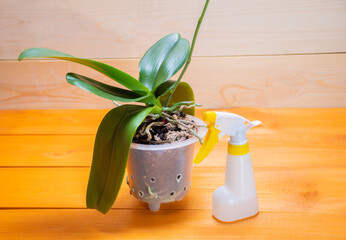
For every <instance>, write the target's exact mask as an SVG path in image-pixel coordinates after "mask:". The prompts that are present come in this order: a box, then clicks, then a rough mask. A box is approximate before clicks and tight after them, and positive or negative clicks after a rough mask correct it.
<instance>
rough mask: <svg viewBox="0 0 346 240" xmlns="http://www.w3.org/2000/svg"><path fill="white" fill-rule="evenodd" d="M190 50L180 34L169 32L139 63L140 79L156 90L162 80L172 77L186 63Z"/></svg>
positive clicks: (149, 87)
mask: <svg viewBox="0 0 346 240" xmlns="http://www.w3.org/2000/svg"><path fill="white" fill-rule="evenodd" d="M189 50H190V44H189V42H188V41H187V40H186V39H181V38H180V34H178V33H172V34H169V35H167V36H165V37H163V38H162V39H160V40H159V41H157V42H156V43H155V44H154V45H153V46H152V47H151V48H149V50H148V51H147V52H146V53H145V54H144V56H143V58H142V59H141V61H140V63H139V81H140V82H141V83H143V84H144V85H145V86H146V87H147V88H148V89H149V90H153V91H155V89H156V87H158V86H159V85H160V84H161V83H162V82H164V81H166V80H168V79H169V78H170V77H172V76H173V75H174V74H175V73H176V72H177V71H178V70H179V69H180V68H181V67H182V66H183V65H184V63H185V61H186V59H187V57H188V53H189Z"/></svg>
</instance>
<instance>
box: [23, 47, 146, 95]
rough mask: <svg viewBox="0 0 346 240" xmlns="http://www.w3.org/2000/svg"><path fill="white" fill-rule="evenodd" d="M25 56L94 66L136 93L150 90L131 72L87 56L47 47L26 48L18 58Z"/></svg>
mask: <svg viewBox="0 0 346 240" xmlns="http://www.w3.org/2000/svg"><path fill="white" fill-rule="evenodd" d="M25 58H56V59H61V60H66V61H71V62H75V63H79V64H82V65H85V66H87V67H90V68H93V69H95V70H96V71H99V72H100V73H102V74H104V75H106V76H108V77H110V78H112V79H113V80H115V81H117V82H118V83H120V84H121V85H123V86H125V87H127V88H128V89H130V90H132V91H134V92H135V93H137V94H139V95H141V96H144V95H147V94H148V92H150V91H149V90H148V89H147V88H146V87H145V86H144V85H143V84H142V83H140V82H139V81H137V79H135V78H134V77H132V76H130V75H129V74H127V73H125V72H123V71H121V70H119V69H116V68H114V67H112V66H110V65H107V64H105V63H102V62H98V61H95V60H90V59H86V58H76V57H74V56H72V55H69V54H66V53H63V52H59V51H55V50H51V49H47V48H29V49H26V50H24V51H23V52H22V53H21V54H20V55H19V57H18V60H19V61H20V60H22V59H25Z"/></svg>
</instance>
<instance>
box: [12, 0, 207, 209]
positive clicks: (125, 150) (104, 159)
mask: <svg viewBox="0 0 346 240" xmlns="http://www.w3.org/2000/svg"><path fill="white" fill-rule="evenodd" d="M208 4H209V0H206V2H205V5H204V8H203V11H202V14H201V16H200V18H199V21H198V24H197V26H196V29H195V33H194V37H193V41H192V44H191V47H190V43H189V41H188V40H187V39H185V38H182V37H181V36H180V34H178V33H172V34H169V35H167V36H165V37H163V38H162V39H160V40H159V41H158V42H156V43H155V44H154V45H153V46H152V47H151V48H149V50H148V51H147V52H146V53H145V54H144V56H143V58H142V59H141V61H140V62H139V79H138V80H137V79H135V78H134V77H132V76H130V75H129V74H127V73H125V72H123V71H121V70H119V69H117V68H114V67H112V66H110V65H107V64H105V63H102V62H98V61H95V60H91V59H85V58H77V57H74V56H72V55H69V54H66V53H63V52H59V51H55V50H51V49H47V48H29V49H26V50H24V51H23V52H22V53H21V54H20V55H19V57H18V60H19V61H20V60H22V59H27V58H56V59H60V60H66V61H71V62H75V63H79V64H82V65H85V66H87V67H90V68H93V69H95V70H96V71H98V72H100V73H102V74H104V75H106V76H108V77H110V78H111V79H113V80H114V81H116V82H118V83H119V84H121V85H122V86H124V87H125V88H126V89H125V88H118V87H115V86H111V85H107V84H104V83H101V82H99V81H96V80H94V79H91V78H88V77H86V76H82V75H80V74H77V73H72V72H70V73H67V74H66V80H67V82H68V83H70V84H72V85H74V86H77V87H79V88H81V89H84V90H86V91H88V92H91V93H93V94H95V95H98V96H100V97H103V98H105V99H108V100H111V101H114V102H115V103H116V104H117V105H119V104H118V102H125V103H129V102H139V103H143V104H144V105H132V104H124V105H119V106H117V107H115V108H113V109H112V110H110V111H109V112H108V113H107V114H106V116H105V117H104V118H103V120H102V122H101V123H100V126H99V128H98V130H97V134H96V139H95V144H94V153H93V160H92V166H91V170H90V176H89V183H88V189H87V197H86V203H87V207H88V208H92V209H97V210H98V211H100V212H102V213H104V214H105V213H107V212H108V211H109V210H110V209H111V207H112V205H113V203H114V201H115V200H116V198H117V195H118V192H119V189H120V186H121V183H122V181H123V178H124V174H125V169H126V165H127V159H128V155H129V150H130V145H131V142H132V139H133V137H134V134H135V132H136V130H137V128H138V127H139V126H140V124H141V123H142V122H143V121H144V120H145V119H146V117H147V116H148V115H151V116H156V117H164V118H167V120H168V121H172V119H170V115H169V113H171V112H174V111H177V110H183V111H184V112H185V113H187V114H190V115H194V107H195V106H196V104H195V102H194V94H193V90H192V88H191V87H190V85H189V84H188V83H186V82H181V79H182V77H183V75H184V73H185V71H186V69H187V67H188V66H189V63H190V61H191V56H192V52H193V49H194V45H195V41H196V38H197V34H198V30H199V27H200V25H201V23H202V20H203V17H204V14H205V12H206V9H207V7H208ZM183 66H184V67H183ZM182 67H183V69H182V71H181V73H180V75H179V77H178V79H177V80H176V81H173V80H170V78H171V77H173V76H174V75H175V74H176V73H177V72H178V71H179V70H180V69H181V68H182ZM193 134H195V133H193ZM195 135H196V134H195Z"/></svg>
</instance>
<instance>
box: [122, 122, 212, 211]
mask: <svg viewBox="0 0 346 240" xmlns="http://www.w3.org/2000/svg"><path fill="white" fill-rule="evenodd" d="M188 117H189V118H190V119H193V120H194V121H195V122H196V123H197V124H204V123H203V122H202V121H201V120H200V119H198V118H195V117H192V116H188ZM206 132H207V129H206V128H199V129H198V134H199V135H200V136H201V137H204V135H205V134H206ZM197 141H198V139H197V138H195V137H193V138H190V139H187V140H184V141H181V142H176V143H167V144H161V145H147V144H137V143H132V144H131V149H130V154H129V161H128V165H127V173H128V176H127V184H128V185H129V187H130V194H131V195H132V196H134V197H135V198H137V199H138V200H140V201H143V202H147V203H148V205H149V208H150V210H151V211H158V210H159V209H160V205H161V203H168V202H174V201H179V200H182V199H183V198H184V197H185V196H186V194H187V193H188V192H189V190H190V187H191V173H192V162H193V153H194V145H195V143H196V142H197Z"/></svg>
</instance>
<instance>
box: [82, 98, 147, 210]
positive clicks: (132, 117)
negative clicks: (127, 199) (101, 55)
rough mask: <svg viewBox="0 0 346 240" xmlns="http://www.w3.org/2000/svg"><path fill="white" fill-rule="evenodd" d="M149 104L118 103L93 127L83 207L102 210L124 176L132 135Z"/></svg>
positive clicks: (109, 202) (118, 187)
mask: <svg viewBox="0 0 346 240" xmlns="http://www.w3.org/2000/svg"><path fill="white" fill-rule="evenodd" d="M152 109H153V108H152V107H150V108H145V107H142V106H136V105H122V106H120V107H117V108H114V109H112V110H111V111H109V112H108V113H107V115H106V116H105V117H104V119H103V120H102V122H101V124H100V126H99V129H98V131H97V135H96V140H95V146H94V155H93V162H92V166H91V170H90V177H89V184H88V190H87V199H86V201H87V207H88V208H95V209H97V210H98V211H100V212H102V213H104V214H106V213H107V212H108V211H109V210H110V209H111V207H112V205H113V203H114V201H115V200H116V198H117V195H118V193H119V189H120V186H121V183H122V181H123V178H124V174H125V169H126V164H127V158H128V155H129V151H130V145H131V142H132V138H133V136H134V134H135V132H136V130H137V128H138V126H139V125H140V124H141V123H142V121H143V120H144V119H145V117H146V116H147V115H148V114H149V113H150V112H151V110H152Z"/></svg>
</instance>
